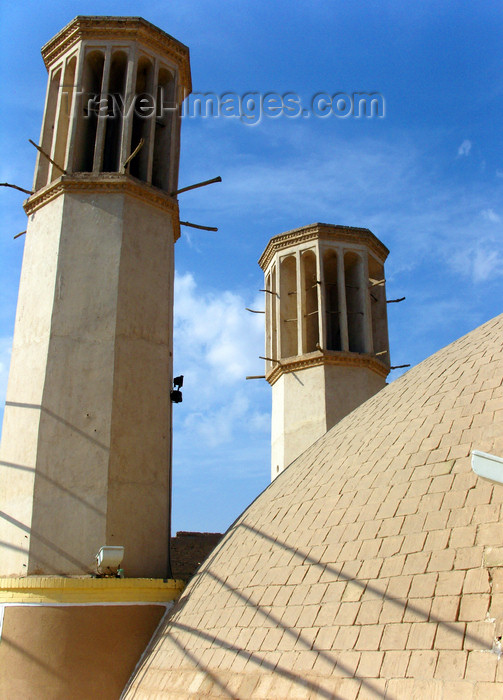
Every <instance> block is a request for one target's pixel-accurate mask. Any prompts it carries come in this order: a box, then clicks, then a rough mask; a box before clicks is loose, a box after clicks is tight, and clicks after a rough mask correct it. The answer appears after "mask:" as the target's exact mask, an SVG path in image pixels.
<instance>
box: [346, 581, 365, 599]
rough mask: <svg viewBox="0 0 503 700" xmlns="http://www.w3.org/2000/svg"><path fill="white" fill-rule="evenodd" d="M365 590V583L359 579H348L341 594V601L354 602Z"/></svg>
mask: <svg viewBox="0 0 503 700" xmlns="http://www.w3.org/2000/svg"><path fill="white" fill-rule="evenodd" d="M364 590H365V585H364V584H362V583H361V581H359V580H358V581H348V583H347V585H346V588H345V589H344V593H343V594H342V601H343V602H356V601H358V600H360V598H361V597H362V595H363V591H364Z"/></svg>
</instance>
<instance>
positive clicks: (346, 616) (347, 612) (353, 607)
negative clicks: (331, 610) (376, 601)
mask: <svg viewBox="0 0 503 700" xmlns="http://www.w3.org/2000/svg"><path fill="white" fill-rule="evenodd" d="M360 605H361V603H359V602H355V603H341V605H340V607H339V610H338V612H337V623H338V624H339V625H352V624H354V621H355V620H356V616H357V615H358V611H359V609H360Z"/></svg>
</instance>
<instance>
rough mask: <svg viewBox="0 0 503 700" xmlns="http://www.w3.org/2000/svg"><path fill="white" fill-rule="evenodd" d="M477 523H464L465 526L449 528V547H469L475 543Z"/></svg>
mask: <svg viewBox="0 0 503 700" xmlns="http://www.w3.org/2000/svg"><path fill="white" fill-rule="evenodd" d="M476 534H477V525H475V524H472V525H466V526H465V527H455V528H454V529H452V530H451V536H450V539H449V547H453V548H455V549H457V548H458V547H471V546H472V545H473V544H474V543H475V535H476Z"/></svg>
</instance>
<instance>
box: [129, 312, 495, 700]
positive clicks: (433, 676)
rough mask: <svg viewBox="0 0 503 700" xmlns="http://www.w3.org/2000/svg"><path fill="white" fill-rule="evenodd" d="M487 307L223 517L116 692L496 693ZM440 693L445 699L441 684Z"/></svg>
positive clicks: (491, 338) (491, 363)
mask: <svg viewBox="0 0 503 700" xmlns="http://www.w3.org/2000/svg"><path fill="white" fill-rule="evenodd" d="M502 339H503V316H499V317H498V318H496V319H494V320H492V321H490V322H489V323H486V324H485V325H483V326H481V327H480V328H478V329H477V330H475V331H473V332H472V333H470V334H469V335H467V336H465V337H464V338H461V339H460V340H458V341H456V342H455V343H453V344H452V345H449V346H448V347H446V348H444V349H443V350H441V351H439V352H437V353H436V354H435V355H433V356H432V357H430V358H429V359H428V360H426V361H424V362H422V363H421V364H420V365H418V366H416V367H415V368H413V369H412V370H410V371H409V372H407V374H405V375H404V376H402V377H401V378H400V379H398V380H396V381H394V382H393V383H392V384H391V385H389V386H388V387H386V388H385V389H383V390H382V391H381V392H379V393H378V394H377V395H376V396H374V397H373V398H371V399H370V400H369V401H367V402H366V403H365V404H363V405H362V406H360V407H359V408H357V409H356V410H355V411H353V412H352V413H351V414H350V415H348V416H347V417H346V418H345V419H343V420H342V421H341V422H340V423H338V424H337V425H336V426H335V427H334V428H332V430H330V431H329V432H328V433H327V434H326V435H325V436H323V437H322V438H321V439H320V440H318V441H317V442H316V443H315V444H314V445H313V446H312V447H310V448H309V449H308V450H307V451H306V452H305V453H304V454H303V455H301V456H300V457H299V458H298V459H297V460H296V461H295V462H293V463H292V464H291V465H290V467H288V469H286V470H285V471H284V472H283V473H282V474H281V475H280V476H279V477H278V478H277V479H276V480H275V481H274V482H273V483H272V484H271V485H270V486H269V487H268V488H267V489H266V490H265V491H264V492H263V493H262V494H261V495H260V496H259V497H258V498H257V499H256V500H255V501H254V502H253V503H252V505H251V506H250V507H249V508H248V509H247V510H246V511H245V512H244V513H243V514H242V515H241V517H239V518H238V520H237V521H236V522H235V523H234V524H233V525H232V527H231V528H230V529H229V531H228V532H227V533H226V536H225V537H224V539H223V540H222V542H221V543H220V545H219V546H218V547H217V548H216V550H215V551H214V553H213V554H212V555H211V556H210V558H209V559H207V560H206V562H205V563H204V564H203V566H202V567H201V568H200V570H199V571H198V573H197V574H196V575H195V576H194V578H193V579H192V580H191V582H190V583H189V585H188V586H187V588H186V590H185V592H184V594H183V596H182V598H181V599H180V601H179V603H178V604H177V606H176V607H175V609H174V612H173V614H172V615H171V617H170V619H169V621H168V623H167V624H166V625H165V626H164V628H163V629H162V630H161V631H160V633H159V634H158V636H157V638H156V640H155V641H154V642H153V644H152V646H151V648H150V650H149V653H148V654H147V655H146V657H145V659H144V662H143V664H142V665H141V667H140V668H139V670H138V672H137V674H136V676H135V678H134V679H133V681H132V684H131V686H130V688H129V691H128V693H127V694H126V697H128V698H135V699H136V698H152V697H156V698H158V697H170V698H177V697H180V698H182V697H183V698H187V697H192V696H193V697H206V696H208V697H215V698H216V697H225V698H229V697H232V698H241V700H243V699H244V698H254V699H255V698H275V699H276V698H286V697H288V698H290V697H292V698H293V697H295V698H307V697H321V698H332V697H337V698H358V699H359V700H362V699H363V698H370V697H372V698H374V697H383V696H384V695H385V694H386V697H389V698H412V697H420V695H421V697H435V698H437V697H438V698H440V697H443V698H447V697H449V698H454V697H456V698H465V697H466V698H468V697H469V698H471V697H474V698H475V697H477V698H479V697H484V698H485V699H488V698H496V697H498V698H500V697H501V696H502V690H501V688H502V686H501V685H500V686H499V687H497V682H498V681H500V682H501V681H502V680H503V662H501V663H500V665H499V666H498V660H499V653H498V652H499V647H500V641H499V640H498V637H499V636H500V635H501V634H502V633H503V626H502V619H503V524H502V522H501V505H502V502H503V486H493V485H491V484H489V483H487V482H484V481H482V480H481V479H479V478H478V477H476V476H475V474H474V473H473V472H472V470H471V466H470V457H469V455H470V451H471V450H472V449H480V450H482V451H484V452H492V453H494V454H499V455H503V385H502V382H503V348H502ZM442 691H444V694H443V695H442Z"/></svg>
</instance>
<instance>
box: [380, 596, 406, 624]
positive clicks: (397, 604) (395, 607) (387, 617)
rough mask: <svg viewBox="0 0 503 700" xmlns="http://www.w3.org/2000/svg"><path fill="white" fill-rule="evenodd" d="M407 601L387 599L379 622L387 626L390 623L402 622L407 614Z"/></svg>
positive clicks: (403, 599)
mask: <svg viewBox="0 0 503 700" xmlns="http://www.w3.org/2000/svg"><path fill="white" fill-rule="evenodd" d="M406 602H407V601H406V599H405V598H401V599H393V600H389V599H385V600H384V603H383V606H382V610H381V615H380V617H379V622H380V623H381V624H386V623H388V622H401V621H402V619H403V616H404V612H405V605H406Z"/></svg>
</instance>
